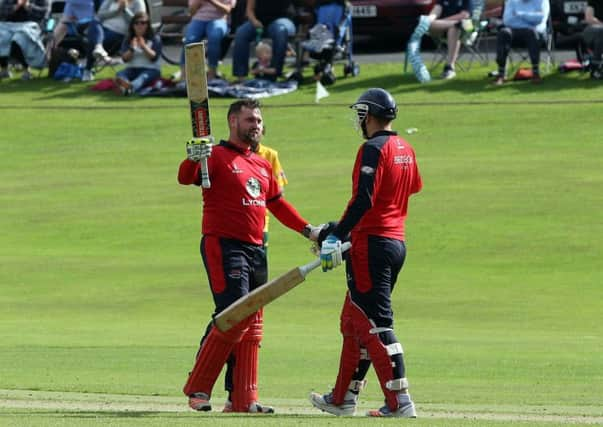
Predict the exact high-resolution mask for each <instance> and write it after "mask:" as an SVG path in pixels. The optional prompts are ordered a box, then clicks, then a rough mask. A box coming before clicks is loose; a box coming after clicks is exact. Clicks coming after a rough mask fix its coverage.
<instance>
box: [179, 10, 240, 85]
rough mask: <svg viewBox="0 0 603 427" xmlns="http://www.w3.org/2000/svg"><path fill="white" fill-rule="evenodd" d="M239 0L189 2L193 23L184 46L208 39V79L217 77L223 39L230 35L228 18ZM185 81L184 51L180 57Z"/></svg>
mask: <svg viewBox="0 0 603 427" xmlns="http://www.w3.org/2000/svg"><path fill="white" fill-rule="evenodd" d="M236 3H237V0H188V8H189V12H190V14H191V16H192V19H191V22H189V24H188V26H187V27H186V33H185V36H184V44H185V45H186V44H188V43H196V42H200V41H201V40H202V39H203V38H204V37H207V78H208V79H213V78H215V77H216V69H217V68H218V62H219V61H220V57H221V54H222V39H224V36H226V34H228V16H229V15H230V12H231V11H232V9H233V8H234V7H235V6H236ZM180 65H181V67H180V69H181V73H182V76H183V79H184V49H182V54H181V55H180Z"/></svg>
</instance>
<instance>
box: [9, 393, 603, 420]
mask: <svg viewBox="0 0 603 427" xmlns="http://www.w3.org/2000/svg"><path fill="white" fill-rule="evenodd" d="M279 401H280V402H281V404H280V405H279ZM269 403H270V404H274V406H275V407H276V410H277V415H279V414H280V415H320V414H323V415H324V416H331V415H328V414H324V413H322V412H320V411H319V410H317V409H315V408H312V407H311V405H310V403H309V402H308V404H307V405H305V402H304V401H303V400H298V399H274V401H272V400H270V402H269ZM371 403H373V402H363V404H362V405H361V407H360V408H358V411H357V415H356V416H362V415H363V414H364V413H365V411H366V410H367V409H369V408H372V406H370V404H371ZM221 404H222V402H220V403H219V404H216V403H214V411H215V412H216V413H219V411H221V410H222V406H221ZM374 405H375V407H377V405H378V403H377V402H374ZM1 409H29V410H36V409H41V410H48V409H50V410H56V411H66V412H69V411H77V412H151V413H152V412H156V413H161V412H172V413H191V412H194V411H192V410H190V409H189V408H188V405H187V402H186V399H185V398H179V397H166V396H132V395H114V394H106V395H105V394H102V393H64V392H40V391H26V390H0V410H1ZM530 409H533V408H527V409H526V411H530ZM417 410H418V412H419V413H418V416H419V417H420V418H433V419H468V420H494V421H513V422H518V421H524V422H530V421H531V422H551V423H567V424H583V425H595V424H598V425H601V424H603V416H599V415H576V414H575V412H574V413H573V414H568V415H547V414H542V415H540V414H534V413H533V412H532V413H513V412H486V411H481V412H480V411H479V410H476V411H466V410H459V411H450V410H444V409H442V410H421V406H420V405H418V408H417ZM0 414H1V411H0Z"/></svg>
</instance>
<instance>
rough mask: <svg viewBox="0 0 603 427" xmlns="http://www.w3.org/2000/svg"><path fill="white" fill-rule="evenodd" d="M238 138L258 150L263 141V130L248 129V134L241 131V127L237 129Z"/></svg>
mask: <svg viewBox="0 0 603 427" xmlns="http://www.w3.org/2000/svg"><path fill="white" fill-rule="evenodd" d="M237 134H238V137H239V139H240V140H241V141H243V142H245V143H247V144H248V145H249V146H250V147H251V148H252V149H254V150H255V149H256V148H257V146H258V144H259V143H260V141H261V140H262V131H261V129H260V130H258V129H253V128H252V129H247V131H246V132H244V131H242V130H241V127H240V126H239V128H238V129H237Z"/></svg>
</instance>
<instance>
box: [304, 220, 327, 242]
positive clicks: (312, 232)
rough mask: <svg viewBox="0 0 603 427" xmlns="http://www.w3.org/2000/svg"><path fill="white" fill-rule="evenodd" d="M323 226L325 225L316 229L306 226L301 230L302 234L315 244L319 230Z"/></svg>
mask: <svg viewBox="0 0 603 427" xmlns="http://www.w3.org/2000/svg"><path fill="white" fill-rule="evenodd" d="M324 226H325V224H320V225H318V226H316V227H315V226H313V225H312V224H308V225H306V226H305V227H304V229H303V230H302V234H303V235H304V237H305V238H307V239H310V240H312V241H313V242H316V241H317V240H318V235H319V234H320V230H322V229H323V227H324Z"/></svg>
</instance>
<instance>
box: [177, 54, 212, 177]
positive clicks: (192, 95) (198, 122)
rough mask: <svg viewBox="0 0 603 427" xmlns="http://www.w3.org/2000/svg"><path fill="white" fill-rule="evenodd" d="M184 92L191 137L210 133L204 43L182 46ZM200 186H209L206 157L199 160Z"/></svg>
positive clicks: (205, 135)
mask: <svg viewBox="0 0 603 427" xmlns="http://www.w3.org/2000/svg"><path fill="white" fill-rule="evenodd" d="M184 61H185V71H186V92H187V95H188V100H189V102H190V108H191V124H192V126H193V138H194V139H195V138H203V137H207V136H210V135H211V126H210V122H209V96H208V95H207V68H206V65H205V43H190V44H187V45H186V46H184ZM201 186H202V187H203V188H209V187H210V186H211V183H210V182H209V174H208V173H207V159H203V160H202V161H201Z"/></svg>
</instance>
